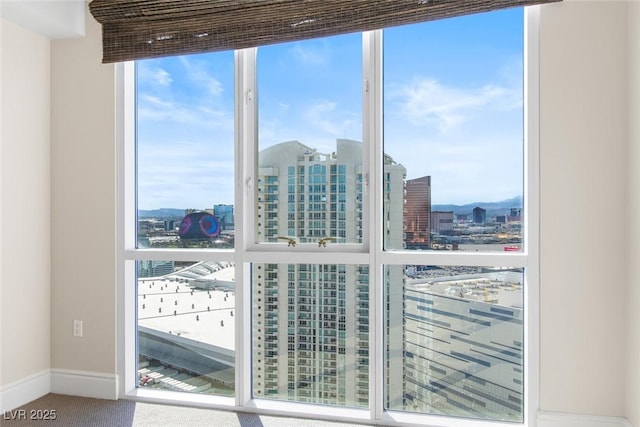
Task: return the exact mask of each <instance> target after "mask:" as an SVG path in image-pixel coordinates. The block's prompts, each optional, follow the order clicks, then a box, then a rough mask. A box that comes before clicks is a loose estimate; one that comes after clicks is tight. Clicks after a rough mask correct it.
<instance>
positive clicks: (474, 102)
mask: <svg viewBox="0 0 640 427" xmlns="http://www.w3.org/2000/svg"><path fill="white" fill-rule="evenodd" d="M519 99H521V94H520V92H518V91H516V90H514V89H511V88H507V87H504V86H499V85H493V84H487V85H484V86H482V87H479V88H473V89H461V88H455V87H450V86H446V85H443V84H442V83H440V82H439V81H437V80H436V79H433V78H423V79H414V80H413V81H412V82H410V83H407V84H403V85H398V86H396V87H392V88H391V89H390V90H389V91H388V100H389V101H391V102H392V103H393V104H392V105H394V106H396V109H395V111H394V113H395V114H397V115H399V116H401V117H403V118H404V119H406V120H407V121H409V123H411V124H412V125H415V126H429V125H431V126H435V127H437V129H438V130H439V131H440V132H441V133H446V132H448V131H450V130H452V129H454V128H456V127H457V126H459V125H460V124H461V123H463V122H465V121H467V120H469V119H470V118H472V117H473V115H474V114H477V113H478V112H479V111H480V110H481V109H512V108H515V107H519V106H521V101H518V100H519Z"/></svg>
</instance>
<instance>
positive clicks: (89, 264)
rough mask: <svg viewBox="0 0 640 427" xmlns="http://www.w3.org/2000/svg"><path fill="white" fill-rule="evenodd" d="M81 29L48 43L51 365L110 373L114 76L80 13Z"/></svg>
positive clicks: (95, 30)
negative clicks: (78, 329) (77, 329)
mask: <svg viewBox="0 0 640 427" xmlns="http://www.w3.org/2000/svg"><path fill="white" fill-rule="evenodd" d="M86 34H87V35H86V37H85V38H80V39H70V40H60V41H53V42H52V44H51V56H52V60H51V82H52V91H51V102H52V104H51V111H52V113H51V121H52V126H51V165H52V166H51V196H52V203H51V236H52V242H51V261H52V269H51V283H52V291H51V306H52V307H53V310H52V316H51V343H52V345H51V367H52V368H53V369H72V370H80V371H89V372H94V373H106V374H113V373H115V372H116V331H115V325H116V306H115V298H116V279H115V251H116V248H115V238H116V236H115V119H114V117H115V116H114V114H115V88H114V83H115V80H114V79H115V76H114V66H113V65H102V64H101V55H102V48H101V37H100V27H99V25H98V24H97V23H96V21H95V20H93V19H92V18H91V17H90V15H88V14H87V29H86ZM74 319H79V320H82V321H83V322H84V336H83V337H82V338H78V337H74V336H73V335H72V323H73V320H74Z"/></svg>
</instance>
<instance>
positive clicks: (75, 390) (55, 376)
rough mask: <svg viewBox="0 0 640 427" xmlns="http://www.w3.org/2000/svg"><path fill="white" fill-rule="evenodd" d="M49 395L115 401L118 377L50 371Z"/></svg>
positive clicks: (68, 370)
mask: <svg viewBox="0 0 640 427" xmlns="http://www.w3.org/2000/svg"><path fill="white" fill-rule="evenodd" d="M51 393H58V394H68V395H72V396H82V397H95V398H98V399H110V400H116V399H117V398H118V376H117V375H116V374H102V373H98V372H87V371H75V370H70V369H52V370H51Z"/></svg>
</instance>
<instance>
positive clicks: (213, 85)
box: [180, 56, 224, 96]
mask: <svg viewBox="0 0 640 427" xmlns="http://www.w3.org/2000/svg"><path fill="white" fill-rule="evenodd" d="M180 63H181V64H182V66H183V67H184V69H185V71H186V72H187V79H189V80H191V81H192V82H194V83H196V84H198V85H200V86H202V87H204V88H205V89H206V90H207V91H208V92H209V93H210V94H211V95H214V96H220V95H222V93H223V92H224V87H223V85H222V83H221V82H220V80H218V79H217V78H215V76H213V75H212V74H211V73H210V72H209V70H207V69H206V68H205V67H204V64H203V63H201V62H198V61H195V60H191V59H188V58H187V57H186V56H181V57H180Z"/></svg>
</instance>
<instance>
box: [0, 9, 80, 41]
mask: <svg viewBox="0 0 640 427" xmlns="http://www.w3.org/2000/svg"><path fill="white" fill-rule="evenodd" d="M85 7H86V6H85V0H0V17H2V19H6V20H7V21H11V22H13V23H15V24H17V25H20V26H21V27H24V28H27V29H29V30H31V31H34V32H36V33H38V34H41V35H42V36H44V37H46V38H48V39H51V40H58V39H67V38H74V37H82V36H84V23H85V21H84V20H85Z"/></svg>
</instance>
